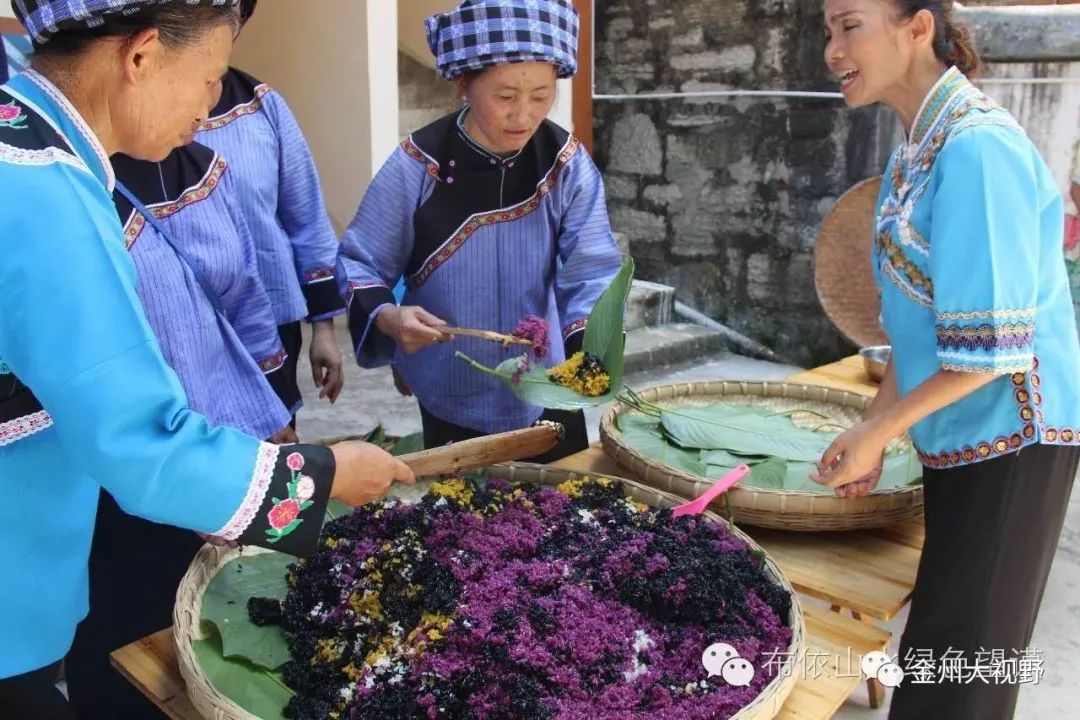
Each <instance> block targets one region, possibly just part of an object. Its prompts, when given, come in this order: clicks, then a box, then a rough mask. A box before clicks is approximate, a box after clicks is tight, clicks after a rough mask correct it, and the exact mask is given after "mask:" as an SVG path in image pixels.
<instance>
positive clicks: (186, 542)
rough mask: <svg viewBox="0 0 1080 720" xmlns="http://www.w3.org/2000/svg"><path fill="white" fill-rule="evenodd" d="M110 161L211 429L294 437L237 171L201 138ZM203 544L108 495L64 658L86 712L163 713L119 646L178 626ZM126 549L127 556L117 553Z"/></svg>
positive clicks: (170, 333) (104, 718) (157, 316)
mask: <svg viewBox="0 0 1080 720" xmlns="http://www.w3.org/2000/svg"><path fill="white" fill-rule="evenodd" d="M112 165H113V170H114V172H115V173H116V182H117V190H116V191H114V192H113V201H114V203H115V204H116V209H117V213H118V215H119V218H120V222H121V223H122V224H123V227H124V240H125V243H126V244H127V248H128V250H129V252H130V253H131V256H132V259H133V260H134V261H135V269H136V274H137V278H138V279H137V290H138V293H139V300H140V301H141V302H142V306H143V309H144V310H145V311H146V316H147V319H148V320H149V321H150V327H151V328H152V329H153V331H154V335H155V337H157V340H158V344H159V345H160V346H161V352H162V354H163V355H164V357H165V361H166V362H167V363H168V364H169V367H171V368H172V369H173V370H174V371H175V372H176V375H177V377H178V378H179V379H180V384H181V385H182V386H183V388H184V392H185V394H186V395H187V400H188V405H189V406H190V407H191V409H192V410H194V411H196V412H198V413H201V414H203V415H205V416H206V419H207V420H209V421H210V423H211V424H212V425H217V426H225V427H232V428H236V429H238V430H241V431H243V432H246V433H248V434H249V435H254V436H255V437H258V438H267V439H269V441H270V442H275V443H279V444H280V443H282V442H295V440H296V437H295V433H294V432H293V430H292V428H291V427H289V422H290V421H291V416H290V413H289V412H288V410H287V409H286V406H285V405H284V404H283V402H282V399H280V398H279V393H280V392H281V391H279V393H275V388H274V387H272V383H274V382H275V381H274V378H275V377H280V376H281V374H282V367H283V366H284V364H285V363H284V355H285V352H284V350H283V349H282V346H281V340H280V338H279V337H278V333H277V325H276V323H275V322H274V316H273V313H272V311H271V309H270V301H269V299H268V298H267V297H266V292H265V291H264V290H263V287H262V283H261V282H260V280H259V275H258V270H257V269H256V266H255V247H254V243H253V241H252V238H251V233H250V231H249V230H248V226H247V223H246V222H245V221H244V217H243V215H241V213H240V211H239V209H238V207H237V203H236V187H235V184H234V183H233V181H232V168H231V167H230V166H229V165H228V163H227V162H226V161H225V159H224V158H222V157H221V156H219V155H218V154H216V153H215V152H214V151H213V150H211V149H210V148H207V147H205V146H203V145H199V144H198V143H191V144H188V145H185V146H183V147H182V148H178V149H177V150H174V151H173V152H172V153H171V154H170V155H169V157H167V158H166V159H165V160H163V161H162V162H160V163H155V162H146V161H143V160H134V159H132V158H130V157H128V156H126V155H122V154H117V155H114V156H113V157H112ZM125 193H129V194H130V195H131V196H134V198H135V199H136V200H137V201H138V202H139V204H140V205H142V206H143V207H145V208H146V210H147V211H148V212H151V213H153V214H154V215H155V221H156V222H155V223H150V222H148V221H147V218H146V215H144V214H143V213H142V212H141V211H140V210H139V209H138V208H136V207H134V206H133V204H132V201H131V199H130V197H129V196H127V195H125ZM158 227H160V228H163V229H164V230H165V232H167V233H168V235H169V237H168V238H167V239H166V238H165V237H163V236H162V235H161V234H160V233H159V232H158ZM172 243H175V244H176V245H177V248H178V250H179V252H178V251H177V249H174V247H173V245H172ZM181 252H182V253H183V257H181V255H180V253H181ZM208 292H209V293H212V294H213V300H211V298H210V297H209V296H208V295H207V293H208ZM268 381H269V382H268ZM279 385H280V383H279ZM294 385H295V383H294ZM286 388H287V385H286ZM199 545H201V542H200V540H199V538H198V537H197V536H196V535H195V534H194V533H192V532H190V531H188V530H181V529H180V528H174V527H171V526H169V525H161V524H158V523H152V522H149V521H147V520H143V519H142V518H138V517H134V516H131V515H127V514H126V513H124V512H123V511H122V510H121V509H120V508H119V506H118V505H117V504H116V501H115V500H114V499H113V498H112V497H111V496H110V495H109V494H108V493H103V494H102V496H101V499H100V500H99V502H98V513H97V521H96V524H95V527H94V541H93V544H92V547H91V551H90V612H89V614H88V615H87V617H86V618H85V619H84V620H83V622H82V623H80V624H79V629H78V631H77V632H76V634H75V641H74V643H73V645H72V648H71V652H69V653H68V655H67V658H66V660H65V675H66V678H67V687H68V698H69V699H70V701H71V704H72V706H73V707H74V708H75V712H76V713H77V714H78V716H79V718H80V720H95V719H97V718H101V720H109V719H110V718H119V717H122V718H125V719H127V720H139V718H144V717H145V718H148V719H152V718H157V717H159V716H160V715H159V713H158V712H157V711H156V710H155V709H154V708H153V706H152V705H151V704H150V703H149V702H148V701H147V700H146V699H145V698H144V697H143V696H142V695H141V694H140V693H139V692H138V691H137V690H136V689H135V688H134V687H133V686H132V685H131V684H130V683H128V682H127V681H125V680H124V679H123V677H121V676H120V675H119V674H118V673H117V672H116V671H115V670H114V669H113V668H112V667H111V665H110V662H109V653H110V652H111V651H112V650H115V649H116V648H118V647H123V646H124V645H127V644H128V643H130V642H134V641H136V640H138V639H139V638H141V637H144V636H146V635H148V634H150V633H152V632H155V631H156V630H159V629H161V628H162V627H166V626H167V625H168V624H169V623H170V622H171V616H172V606H173V601H174V597H175V589H176V587H177V585H178V584H179V583H180V579H181V578H182V577H183V574H184V572H185V571H186V569H187V567H188V565H189V564H190V563H191V559H192V557H194V555H195V552H196V551H197V550H198V548H199ZM118 556H123V557H125V562H124V563H117V562H116V557H118ZM136 568H137V570H136Z"/></svg>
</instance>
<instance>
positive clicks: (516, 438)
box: [398, 422, 565, 477]
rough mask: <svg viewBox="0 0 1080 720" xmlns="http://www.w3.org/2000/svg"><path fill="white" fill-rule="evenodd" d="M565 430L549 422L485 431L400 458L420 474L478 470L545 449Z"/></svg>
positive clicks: (543, 451)
mask: <svg viewBox="0 0 1080 720" xmlns="http://www.w3.org/2000/svg"><path fill="white" fill-rule="evenodd" d="M564 432H565V431H564V430H563V426H562V425H560V424H558V423H547V422H545V423H542V424H539V425H535V426H533V427H530V428H525V429H524V430H513V431H511V432H505V433H498V434H496V435H485V436H483V437H478V438H473V439H472V440H462V441H461V442H456V443H452V444H450V445H446V446H444V447H440V448H433V449H431V450H423V451H421V452H415V453H409V454H407V455H402V456H401V457H400V458H398V459H399V460H401V461H402V462H404V463H405V464H406V465H408V466H409V467H410V468H412V471H413V472H414V473H416V477H426V476H431V475H443V474H448V473H455V472H462V471H464V470H476V469H479V468H483V467H488V466H490V465H498V464H499V463H503V462H510V461H513V460H521V459H523V458H530V457H533V456H535V455H540V454H541V453H545V452H547V451H548V450H550V449H551V448H553V447H555V445H556V444H557V443H558V442H559V440H561V439H562V437H563V434H564Z"/></svg>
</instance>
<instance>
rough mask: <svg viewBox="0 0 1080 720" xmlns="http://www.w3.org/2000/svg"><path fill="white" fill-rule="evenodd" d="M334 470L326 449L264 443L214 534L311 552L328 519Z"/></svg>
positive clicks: (295, 552)
mask: <svg viewBox="0 0 1080 720" xmlns="http://www.w3.org/2000/svg"><path fill="white" fill-rule="evenodd" d="M334 469H335V465H334V455H333V453H332V452H331V451H330V448H326V447H322V446H318V445H289V446H286V447H279V446H277V445H271V444H270V443H263V444H262V445H261V446H260V447H259V454H258V458H257V460H256V462H255V471H254V473H253V475H252V479H251V484H250V485H249V486H248V492H247V495H246V496H245V498H244V502H243V504H242V505H241V506H240V508H239V509H238V510H237V511H236V513H235V514H234V515H233V517H232V518H231V519H230V520H229V522H228V523H227V524H226V525H225V527H224V528H222V529H221V530H220V531H219V532H217V533H215V534H216V535H218V536H220V537H223V538H225V539H227V540H236V541H238V542H240V543H241V544H247V545H260V546H263V547H269V548H273V549H274V550H279V551H281V552H284V553H288V554H290V555H296V556H297V557H306V556H308V555H311V554H312V553H314V552H315V549H316V548H317V546H318V541H319V533H320V532H321V531H322V524H323V519H324V518H325V517H326V504H327V502H328V501H329V498H330V487H331V485H332V484H333V481H334Z"/></svg>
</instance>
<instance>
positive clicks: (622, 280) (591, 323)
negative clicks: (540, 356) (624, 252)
mask: <svg viewBox="0 0 1080 720" xmlns="http://www.w3.org/2000/svg"><path fill="white" fill-rule="evenodd" d="M633 278H634V261H633V259H631V258H627V259H626V260H625V261H624V262H623V264H622V267H621V268H619V272H618V273H617V274H616V275H615V278H614V279H613V280H612V281H611V284H610V285H608V286H607V289H606V290H604V292H603V293H602V294H601V295H600V297H599V299H597V301H596V304H595V305H593V309H592V312H591V313H589V319H588V322H587V323H586V324H585V338H584V343H583V349H584V350H585V352H587V353H589V354H590V355H595V356H596V357H598V358H600V359H601V361H602V362H603V363H604V367H605V368H607V370H608V371H609V372H610V371H611V368H610V367H608V362H607V361H608V359H609V355H608V353H609V350H610V349H611V348H612V347H614V346H618V344H619V343H618V340H619V338H621V337H622V335H623V315H624V314H625V312H626V297H627V295H628V294H629V293H630V282H631V281H632V280H633ZM620 353H621V351H620Z"/></svg>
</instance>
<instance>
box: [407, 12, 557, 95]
mask: <svg viewBox="0 0 1080 720" xmlns="http://www.w3.org/2000/svg"><path fill="white" fill-rule="evenodd" d="M426 25H427V41H428V47H430V48H431V52H432V53H433V54H434V55H435V67H436V68H437V69H438V71H439V74H440V75H442V76H443V77H444V78H446V79H447V80H453V79H454V78H456V77H457V76H458V75H461V74H462V73H464V72H468V71H470V70H483V69H484V68H487V67H491V66H492V65H505V64H507V63H515V62H547V63H551V64H553V65H554V66H555V68H556V70H557V71H558V76H559V77H561V78H568V77H572V76H573V75H574V73H575V72H577V42H578V13H577V10H576V9H574V6H573V5H572V4H571V3H570V0H465V1H464V2H463V3H461V4H460V5H458V6H457V7H456V8H454V9H453V10H451V11H450V12H448V13H443V14H439V15H433V16H431V17H429V18H428V19H427V21H426Z"/></svg>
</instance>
